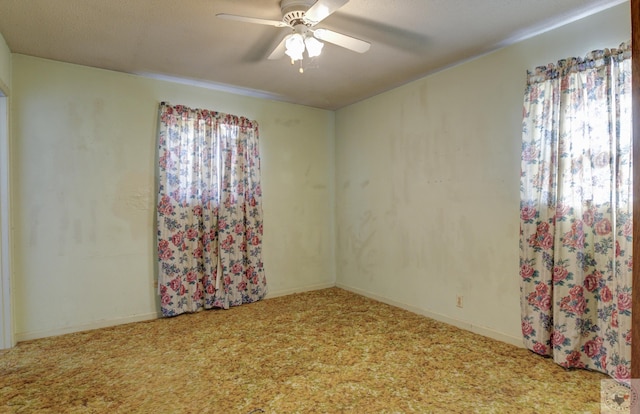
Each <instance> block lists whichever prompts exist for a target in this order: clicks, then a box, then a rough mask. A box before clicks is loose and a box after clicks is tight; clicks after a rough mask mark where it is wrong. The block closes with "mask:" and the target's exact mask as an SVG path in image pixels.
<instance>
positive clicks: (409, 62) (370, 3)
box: [0, 0, 626, 109]
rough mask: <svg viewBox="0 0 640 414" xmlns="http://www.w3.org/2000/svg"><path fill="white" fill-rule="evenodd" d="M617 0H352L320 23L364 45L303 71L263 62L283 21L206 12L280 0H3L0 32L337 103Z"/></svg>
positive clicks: (232, 86) (96, 57)
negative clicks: (248, 19)
mask: <svg viewBox="0 0 640 414" xmlns="http://www.w3.org/2000/svg"><path fill="white" fill-rule="evenodd" d="M625 1H626V0H351V1H350V2H349V3H347V4H346V5H345V6H344V7H342V8H341V9H340V10H339V11H337V12H336V13H334V14H333V15H331V16H329V17H328V18H327V19H325V20H324V21H323V22H321V23H320V24H319V25H318V26H317V27H325V28H328V29H332V30H335V31H338V32H341V33H344V34H347V35H351V36H354V37H357V38H360V39H363V40H367V41H369V42H371V44H372V46H371V49H370V50H369V51H368V52H366V53H365V54H359V53H354V52H351V51H348V50H345V49H342V48H340V47H338V46H335V45H331V44H327V45H326V46H325V48H324V50H323V53H322V55H321V56H320V57H319V58H316V59H315V60H314V61H309V60H308V59H307V60H305V64H306V63H308V64H309V65H308V66H307V67H306V68H305V72H304V74H299V73H298V70H297V67H296V66H292V65H291V64H290V62H289V61H288V60H287V58H286V57H285V58H283V59H280V60H267V59H266V56H268V55H269V53H270V52H271V50H272V49H273V47H274V46H275V45H276V44H277V43H278V42H279V41H280V39H281V38H282V36H283V35H284V34H286V33H287V30H288V29H281V28H275V27H270V26H261V25H254V24H249V23H242V22H237V21H229V20H223V19H219V18H216V17H215V15H216V14H217V13H229V14H237V15H245V16H251V17H258V18H263V19H273V20H280V19H281V14H280V6H279V0H182V1H175V0H0V33H1V34H2V35H3V37H4V38H5V40H6V42H7V44H8V45H9V48H10V49H11V51H12V52H14V53H21V54H25V55H32V56H38V57H43V58H48V59H54V60H58V61H63V62H71V63H77V64H81V65H87V66H94V67H99V68H104V69H111V70H117V71H122V72H127V73H137V74H145V75H154V76H159V77H169V78H180V79H186V80H191V81H196V82H200V83H202V84H207V85H210V86H212V87H215V88H220V89H225V90H232V91H240V92H244V93H249V94H255V95H257V96H264V97H269V98H273V99H277V100H282V101H286V102H294V103H298V104H302V105H308V106H313V107H318V108H325V109H337V108H341V107H343V106H345V105H348V104H350V103H353V102H357V101H359V100H362V99H364V98H367V97H370V96H372V95H375V94H377V93H379V92H382V91H385V90H388V89H391V88H393V87H396V86H399V85H401V84H404V83H406V82H408V81H410V80H413V79H417V78H419V77H422V76H424V75H426V74H428V73H431V72H434V71H436V70H438V69H441V68H443V67H447V66H450V65H452V64H455V63H457V62H460V61H463V60H466V59H469V58H472V57H474V56H478V55H481V54H484V53H486V52H489V51H491V50H495V49H497V48H499V47H501V46H505V45H507V44H510V43H512V42H514V41H517V40H520V39H524V38H526V37H529V36H531V35H533V34H537V33H540V32H542V31H544V30H546V29H549V28H552V27H556V26H558V25H560V24H562V23H564V22H568V21H572V20H576V19H577V18H580V17H583V16H586V15H589V14H592V13H595V12H597V11H600V10H603V9H605V8H608V7H612V6H615V5H617V4H620V3H624V2H625Z"/></svg>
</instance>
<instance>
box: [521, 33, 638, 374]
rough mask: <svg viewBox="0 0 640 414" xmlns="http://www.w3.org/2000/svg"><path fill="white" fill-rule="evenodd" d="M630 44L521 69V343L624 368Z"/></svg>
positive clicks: (578, 361)
mask: <svg viewBox="0 0 640 414" xmlns="http://www.w3.org/2000/svg"><path fill="white" fill-rule="evenodd" d="M631 126H632V125H631V47H630V43H623V44H622V45H621V46H620V48H619V49H612V50H600V51H594V52H592V53H590V54H589V55H587V56H586V58H584V59H581V58H571V59H566V60H562V61H559V62H558V64H557V65H553V64H551V65H549V66H547V67H539V68H537V69H536V70H535V72H529V73H528V82H527V88H526V92H525V97H524V113H523V141H522V175H521V187H520V196H521V207H520V208H521V210H520V218H521V221H520V276H521V308H522V333H523V335H524V342H525V345H526V346H527V347H528V348H529V349H531V350H533V351H534V352H536V353H538V354H541V355H548V356H552V357H553V359H554V361H555V362H556V363H558V364H560V365H562V366H564V367H567V368H574V367H575V368H588V369H593V370H597V371H601V372H604V373H607V374H609V375H610V376H612V377H614V378H616V379H622V380H624V379H628V378H629V377H630V359H631V270H632V251H631V246H632V242H631V236H632V222H631V220H632V164H631V160H632V154H631V142H632V133H631Z"/></svg>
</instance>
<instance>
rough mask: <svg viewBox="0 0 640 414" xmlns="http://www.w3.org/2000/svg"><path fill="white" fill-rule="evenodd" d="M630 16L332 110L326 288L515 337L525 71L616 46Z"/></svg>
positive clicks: (572, 28)
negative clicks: (331, 248)
mask: <svg viewBox="0 0 640 414" xmlns="http://www.w3.org/2000/svg"><path fill="white" fill-rule="evenodd" d="M629 16H630V13H629V4H628V3H625V4H623V5H621V6H617V7H615V8H613V9H610V10H606V11H604V12H601V13H599V14H597V15H594V16H591V17H589V18H586V19H584V20H581V21H577V22H574V23H572V24H569V25H567V26H564V27H561V28H558V29H555V30H553V31H551V32H547V33H545V34H542V35H539V36H537V37H534V38H531V39H528V40H526V41H523V42H520V43H518V44H516V45H513V46H510V47H507V48H504V49H502V50H499V51H497V52H494V53H492V54H489V55H486V56H484V57H482V58H479V59H476V60H473V61H470V62H467V63H465V64H462V65H459V66H456V67H453V68H451V69H447V70H444V71H442V72H439V73H437V74H434V75H432V76H428V77H426V78H424V79H421V80H418V81H415V82H413V83H410V84H407V85H405V86H403V87H400V88H397V89H394V90H392V91H390V92H387V93H384V94H381V95H378V96H376V97H374V98H371V99H368V100H366V101H363V102H360V103H357V104H354V105H352V106H349V107H347V108H344V109H341V110H339V111H337V114H336V227H337V244H336V251H337V256H336V263H337V272H336V275H337V283H338V285H339V286H342V287H345V288H348V289H351V290H354V291H357V292H360V293H364V294H367V295H369V296H372V297H375V298H378V299H381V300H384V301H387V302H389V303H393V304H396V305H400V306H403V307H405V308H408V309H411V310H414V311H416V312H419V313H423V314H426V315H430V316H434V317H436V318H438V319H441V320H444V321H447V322H450V323H453V324H456V325H458V326H462V327H465V328H467V329H471V330H474V331H477V332H480V333H483V334H486V335H489V336H493V337H496V338H499V339H502V340H505V341H508V342H512V343H516V344H519V343H521V339H520V337H521V334H520V307H519V279H518V278H519V276H518V270H519V266H518V261H519V258H518V255H519V251H518V234H519V217H518V212H519V173H520V140H521V125H520V124H521V117H522V100H523V93H524V87H525V75H526V70H527V69H530V68H533V67H535V66H537V65H544V64H547V63H549V62H555V61H557V60H558V59H561V58H565V57H569V56H584V55H585V54H586V53H587V52H588V51H590V50H592V49H596V48H604V47H617V46H618V45H619V44H620V43H621V42H622V41H625V40H628V39H630V36H631V29H630V21H629V20H630V17H629ZM458 295H460V296H463V308H458V307H456V297H457V296H458Z"/></svg>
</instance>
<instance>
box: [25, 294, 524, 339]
mask: <svg viewBox="0 0 640 414" xmlns="http://www.w3.org/2000/svg"><path fill="white" fill-rule="evenodd" d="M332 287H338V288H340V289H344V290H348V291H350V292H353V293H356V294H358V295H362V296H365V297H368V298H371V299H374V300H377V301H378V302H382V303H386V304H388V305H391V306H395V307H398V308H401V309H404V310H407V311H409V312H413V313H416V314H418V315H422V316H426V317H427V318H431V319H434V320H437V321H440V322H443V323H446V324H449V325H452V326H455V327H457V328H460V329H464V330H467V331H470V332H473V333H477V334H479V335H482V336H486V337H488V338H492V339H495V340H498V341H501V342H505V343H508V344H511V345H515V346H517V347H520V348H523V347H524V345H523V343H522V339H521V338H516V337H513V336H510V335H505V334H503V333H501V332H497V331H494V330H493V329H490V328H485V327H482V326H477V325H474V324H472V323H470V322H467V321H462V320H459V319H455V318H451V317H448V316H445V315H441V314H439V313H435V312H432V311H429V310H427V309H422V308H418V307H415V306H412V305H407V304H406V303H402V302H397V301H395V300H391V299H388V298H385V297H383V296H380V295H377V294H375V293H371V292H368V291H366V290H363V289H359V288H355V287H352V286H348V285H344V284H342V283H332V282H328V283H320V284H316V285H308V286H303V287H296V288H291V289H282V290H276V291H271V292H269V293H268V294H267V296H266V297H265V299H269V298H276V297H278V296H286V295H292V294H294V293H302V292H309V291H313V290H320V289H328V288H332ZM160 317H161V314H160V313H158V312H151V313H146V314H141V315H134V316H129V317H126V318H117V319H108V320H101V321H95V322H90V323H86V324H83V325H77V326H70V327H62V328H55V329H46V330H39V331H29V332H16V333H15V339H16V341H17V342H21V341H28V340H31V339H38V338H46V337H49V336H58V335H64V334H68V333H73V332H82V331H90V330H93V329H100V328H107V327H110V326H116V325H123V324H126V323H133V322H142V321H148V320H152V319H157V318H160Z"/></svg>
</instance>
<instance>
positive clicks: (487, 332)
mask: <svg viewBox="0 0 640 414" xmlns="http://www.w3.org/2000/svg"><path fill="white" fill-rule="evenodd" d="M336 287H339V288H340V289H344V290H348V291H349V292H353V293H356V294H358V295H362V296H366V297H368V298H370V299H374V300H377V301H378V302H382V303H386V304H387V305H391V306H395V307H397V308H401V309H404V310H407V311H409V312H413V313H416V314H418V315H422V316H426V317H427V318H431V319H435V320H436V321H439V322H443V323H446V324H448V325H452V326H455V327H457V328H460V329H464V330H466V331H470V332H473V333H476V334H478V335H482V336H486V337H488V338H491V339H495V340H497V341H500V342H505V343H508V344H511V345H515V346H517V347H519V348H524V345H523V343H522V338H516V337H513V336H510V335H505V334H503V333H501V332H497V331H494V330H493V329H490V328H485V327H483V326H477V325H474V324H472V323H470V322H467V321H462V320H460V319H455V318H451V317H449V316H445V315H441V314H439V313H435V312H431V311H429V310H427V309H422V308H418V307H415V306H412V305H407V304H406V303H402V302H396V301H395V300H391V299H388V298H385V297H383V296H380V295H376V294H375V293H371V292H368V291H366V290H362V289H359V288H354V287H352V286H348V285H344V284H342V283H336Z"/></svg>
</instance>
